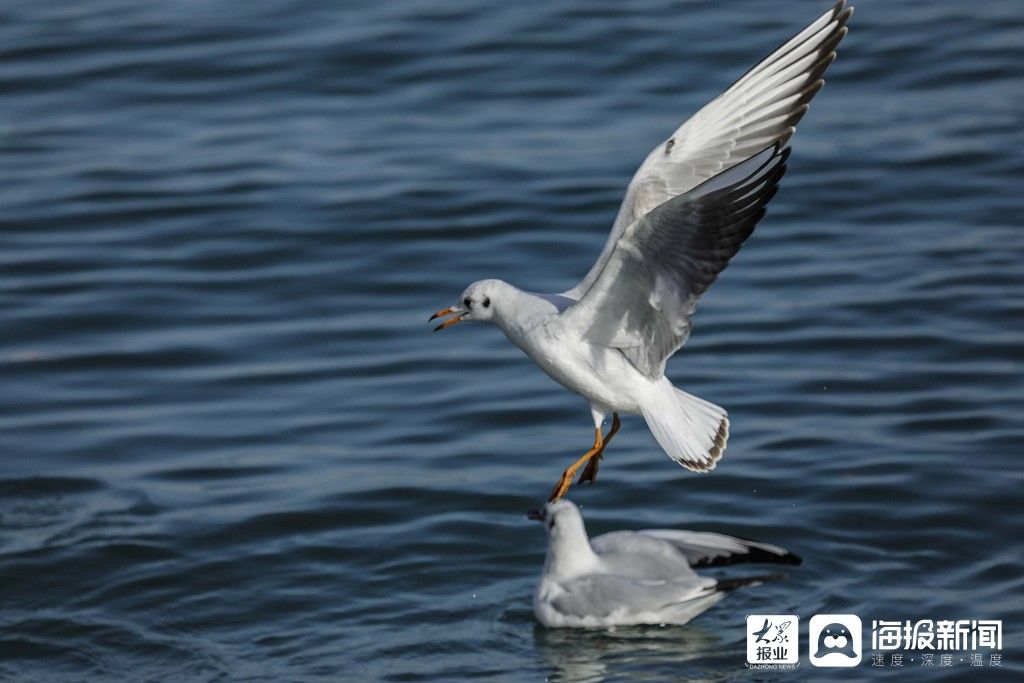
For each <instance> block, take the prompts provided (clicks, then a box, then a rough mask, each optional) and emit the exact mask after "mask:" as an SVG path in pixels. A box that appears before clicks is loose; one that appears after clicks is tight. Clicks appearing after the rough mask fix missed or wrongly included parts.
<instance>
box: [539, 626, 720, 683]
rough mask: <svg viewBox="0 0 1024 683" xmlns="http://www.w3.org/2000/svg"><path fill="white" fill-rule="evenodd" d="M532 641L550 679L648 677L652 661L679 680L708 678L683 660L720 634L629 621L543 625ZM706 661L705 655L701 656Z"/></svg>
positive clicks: (572, 682) (594, 681)
mask: <svg viewBox="0 0 1024 683" xmlns="http://www.w3.org/2000/svg"><path fill="white" fill-rule="evenodd" d="M533 638H534V643H535V644H536V647H537V651H538V652H539V653H540V654H541V657H542V658H543V659H544V661H545V663H546V664H547V665H548V666H549V667H550V668H551V673H550V675H549V678H548V680H550V681H553V682H555V683H559V682H560V683H600V682H601V681H606V680H609V679H611V678H614V679H616V680H638V681H640V680H649V673H650V670H651V667H652V666H655V667H657V668H658V670H662V671H663V670H665V669H666V668H670V669H672V670H674V671H678V678H677V679H676V680H678V681H686V680H691V679H692V680H702V681H703V680H707V674H706V672H705V671H704V669H703V667H701V668H699V669H698V668H696V667H695V668H693V669H692V670H689V665H688V664H687V663H688V662H691V661H694V660H698V659H701V658H702V657H703V658H706V657H707V653H708V652H709V651H710V650H712V649H713V648H714V647H715V646H716V644H717V643H718V642H719V639H718V638H716V637H715V636H713V635H712V634H710V633H708V632H707V631H704V630H703V629H702V628H701V627H700V626H693V625H690V624H687V625H686V626H671V627H659V626H629V627H618V628H614V629H595V630H580V629H546V628H543V627H541V626H537V627H536V628H534V631H533ZM705 661H706V659H705Z"/></svg>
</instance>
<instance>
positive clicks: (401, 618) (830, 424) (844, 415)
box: [0, 0, 1024, 681]
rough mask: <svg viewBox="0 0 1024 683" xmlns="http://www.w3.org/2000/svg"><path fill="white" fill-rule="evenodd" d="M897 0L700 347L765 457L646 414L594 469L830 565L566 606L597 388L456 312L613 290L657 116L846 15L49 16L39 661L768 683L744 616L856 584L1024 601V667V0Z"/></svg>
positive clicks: (686, 519)
mask: <svg viewBox="0 0 1024 683" xmlns="http://www.w3.org/2000/svg"><path fill="white" fill-rule="evenodd" d="M858 5H859V6H858V11H857V14H856V15H855V17H854V19H853V22H852V25H851V33H850V35H849V36H848V38H847V40H846V41H845V42H844V43H843V45H842V48H841V56H840V59H839V61H838V62H837V63H836V65H835V66H834V67H833V69H832V70H831V71H830V82H829V85H828V86H827V87H826V89H825V90H824V91H823V92H822V94H821V95H820V96H819V97H818V98H817V99H816V100H815V102H814V105H813V107H812V109H811V111H810V113H809V114H808V116H807V118H806V119H805V121H804V123H803V124H802V125H801V129H800V131H799V133H798V134H797V136H796V137H795V139H794V143H793V146H794V153H793V156H792V160H791V163H790V170H789V173H788V174H787V177H786V179H785V182H784V184H783V187H782V191H781V192H780V193H779V195H778V196H777V198H776V199H775V200H774V201H773V204H772V207H771V210H770V212H769V215H768V218H767V219H766V220H765V221H763V222H762V224H761V226H760V227H759V229H758V232H757V233H756V234H755V236H754V237H753V238H752V240H751V241H750V242H749V243H748V245H747V246H746V248H745V249H744V251H743V252H742V253H741V254H740V255H739V256H738V257H737V258H736V259H735V261H734V262H733V264H732V267H731V268H730V269H729V270H728V271H727V272H726V274H725V275H724V276H723V277H722V278H721V279H720V281H719V282H718V283H717V284H716V285H715V286H714V287H713V288H712V289H711V290H710V292H709V293H708V295H707V296H706V298H705V300H704V302H703V305H702V307H701V309H700V311H699V313H698V315H697V318H696V328H695V333H694V335H693V337H692V339H691V341H690V342H689V344H688V345H687V347H686V348H685V350H684V351H683V352H682V353H681V354H680V355H679V357H677V358H676V359H675V360H674V361H672V362H671V363H670V367H669V374H670V377H671V378H672V379H673V380H674V381H675V382H676V383H678V384H680V385H681V386H684V387H685V388H686V389H687V390H689V391H691V392H693V393H696V394H698V395H700V396H703V397H706V398H707V399H709V400H712V401H714V402H716V403H719V404H721V405H723V406H725V407H727V408H728V409H729V411H730V413H731V416H732V420H733V428H732V438H731V440H730V444H729V450H728V452H727V454H726V457H725V458H724V459H723V460H722V462H721V463H720V466H719V468H718V469H717V470H716V471H715V472H714V473H712V474H710V475H704V476H698V475H694V474H691V473H688V472H686V471H684V470H682V469H680V468H679V467H677V466H675V465H674V464H673V463H671V462H670V461H669V460H668V459H667V458H666V457H665V456H664V455H663V454H662V453H661V452H660V450H659V449H658V448H657V446H656V445H655V444H654V442H653V440H652V439H651V437H650V436H649V434H648V432H647V430H646V428H645V426H644V425H643V423H642V421H640V420H638V419H636V418H629V419H627V420H626V421H625V425H624V430H623V432H622V434H621V435H620V436H619V437H618V438H617V440H616V442H615V444H614V445H613V447H612V448H611V449H610V450H609V452H608V455H607V458H606V459H605V463H604V466H603V468H602V470H601V477H600V480H599V482H598V484H597V485H596V486H594V487H592V488H579V489H577V490H575V492H574V494H573V497H574V499H575V500H576V501H577V502H578V503H580V504H582V505H583V506H584V511H585V514H586V516H587V520H588V525H589V527H590V530H591V532H593V533H597V532H602V531H608V530H612V529H620V528H635V527H639V526H678V527H683V528H692V529H713V530H719V531H723V532H727V533H733V534H738V535H742V536H748V537H753V538H759V539H764V540H768V541H771V542H774V543H778V544H780V545H783V546H785V547H787V548H790V549H792V550H793V551H795V552H797V553H799V554H800V555H802V556H804V558H805V559H806V562H805V564H804V566H802V567H799V568H795V569H794V571H792V572H791V575H790V577H789V579H788V580H786V581H784V582H780V583H776V584H772V585H768V586H763V587H760V588H756V589H751V590H747V591H740V592H737V593H735V594H733V595H731V596H730V597H729V598H728V599H727V600H726V601H725V602H723V603H721V604H720V605H719V606H718V607H716V608H715V609H713V610H712V611H711V612H709V613H707V614H705V615H704V616H702V617H701V618H699V619H698V620H697V621H695V622H693V623H692V624H691V625H689V626H687V627H684V628H676V629H640V630H635V629H624V630H620V631H617V632H615V633H558V632H545V631H543V630H541V629H539V628H536V627H535V625H534V622H533V617H532V613H531V607H530V595H531V592H532V589H533V585H534V582H535V580H536V577H537V575H538V572H539V571H540V567H541V561H542V556H543V552H544V538H543V534H542V533H541V530H540V529H539V528H538V527H537V526H536V525H534V524H531V523H529V522H527V521H526V520H525V519H524V518H523V516H522V513H523V512H524V511H525V510H527V509H529V508H531V507H534V506H536V505H537V503H539V502H540V501H541V500H542V499H543V497H544V495H545V494H546V493H547V491H548V489H549V487H550V485H551V484H552V483H553V481H554V479H555V478H556V477H557V475H558V473H559V472H560V471H561V470H562V468H564V467H565V466H566V465H567V464H568V462H569V461H570V460H571V459H572V458H573V457H574V456H576V455H578V454H579V452H580V451H581V450H582V449H584V448H585V447H586V446H587V445H588V443H589V441H590V438H591V429H590V418H589V414H588V412H587V409H586V405H585V403H584V402H583V401H582V400H581V399H579V398H578V397H575V396H573V395H570V394H568V393H566V392H565V391H563V390H562V389H561V388H559V387H557V386H556V385H554V384H553V383H552V382H551V381H550V380H548V379H547V378H546V377H545V376H544V375H542V374H541V373H540V372H539V371H537V370H536V369H535V368H534V367H533V366H532V365H531V364H530V363H529V362H528V361H526V360H525V359H524V358H522V357H521V356H520V354H519V352H518V351H517V350H516V349H514V348H513V347H512V346H511V345H509V344H508V343H506V342H505V340H504V339H503V338H501V336H500V333H498V332H497V331H496V330H495V329H493V328H487V327H482V326H481V327H477V326H462V327H460V328H457V329H455V330H452V331H450V332H448V333H446V334H445V335H432V334H430V332H429V329H430V328H429V326H427V324H426V317H427V315H428V314H429V313H430V312H432V311H434V310H436V309H438V308H441V307H443V306H446V305H448V304H450V303H451V302H452V301H453V300H454V297H456V296H457V295H458V293H459V292H460V291H461V289H462V287H463V286H464V285H465V284H467V283H468V282H470V281H472V280H475V279H478V278H482V277H486V276H495V277H502V278H504V279H506V280H509V281H511V282H513V283H517V284H520V285H522V286H525V287H527V288H530V289H534V290H540V291H559V290H561V289H564V288H566V287H568V286H570V285H571V284H573V283H574V282H575V281H576V279H577V278H578V277H580V276H581V275H582V274H583V273H584V272H585V271H586V270H587V268H588V267H589V265H590V263H591V262H592V260H593V258H594V257H595V256H596V254H597V252H598V250H599V249H600V247H601V245H602V244H603V242H604V239H605V235H606V231H607V229H608V227H609V225H610V224H611V221H612V218H613V216H614V214H615V211H616V208H617V205H618V202H619V199H620V197H621V195H622V192H623V190H624V188H625V185H626V183H627V181H628V179H629V177H630V176H631V174H632V172H633V170H634V169H635V167H636V165H637V164H638V163H639V162H640V160H641V159H642V158H643V156H644V155H645V154H646V152H647V151H648V149H649V148H650V147H652V146H653V145H654V144H656V143H657V142H658V141H660V140H661V139H663V137H664V136H665V135H666V134H667V133H668V132H670V131H671V130H672V129H674V127H675V126H676V125H677V124H678V123H679V122H680V121H681V120H682V119H684V118H685V117H687V116H689V115H690V114H691V113H692V112H693V111H695V110H696V109H697V108H698V107H699V106H700V105H702V104H703V103H704V102H706V101H707V100H709V99H710V98H711V97H713V96H714V95H716V94H718V92H720V91H721V90H722V89H723V88H724V87H725V86H727V85H728V84H729V83H730V82H731V81H732V80H733V79H734V78H735V77H736V76H738V75H739V74H740V73H742V72H743V71H745V70H746V69H747V68H748V67H749V66H751V65H752V64H754V63H755V61H756V60H757V59H759V58H760V57H761V56H763V55H764V54H765V53H767V52H768V51H769V50H770V49H772V48H773V47H774V46H775V45H777V44H778V43H780V42H782V41H783V40H784V39H785V38H787V37H788V36H789V35H790V34H791V33H793V32H795V31H796V30H798V29H799V28H800V27H802V26H803V25H804V24H806V23H807V22H809V21H810V20H812V19H813V18H814V17H816V16H817V15H818V14H820V13H821V12H822V11H824V10H825V9H826V8H827V5H826V4H825V3H823V2H817V1H815V2H781V1H776V2H765V1H763V0H758V1H757V2H755V1H754V0H744V1H742V2H729V3H724V2H712V1H705V2H685V3H680V2H668V1H664V0H644V1H642V2H630V3H614V2H549V3H508V2H503V1H497V0H476V1H471V2H454V1H451V2H449V1H441V0H430V1H425V0H422V1H421V0H400V1H394V2H387V3H380V2H347V3H332V4H327V3H318V2H311V1H306V2H284V1H266V2H248V3H244V4H240V3H229V2H176V3H144V2H123V1H114V0H107V1H103V0H100V1H96V2H89V3H80V2H71V1H70V0H64V1H62V2H27V1H26V2H14V3H8V4H5V5H4V6H3V8H2V9H0V92H2V99H0V102H2V105H0V207H2V211H0V310H2V318H0V387H2V391H0V454H2V465H0V475H2V480H0V678H3V679H24V680H90V681H93V680H101V679H118V680H133V681H140V680H169V679H176V678H180V679H188V680H219V679H231V680H273V681H280V680H316V679H323V680H338V679H346V680H395V681H398V680H430V681H434V680H446V681H452V680H462V679H485V680H501V681H506V680H508V681H513V680H522V681H535V680H541V679H543V678H544V677H546V676H547V677H551V678H554V679H558V680H595V681H596V680H603V679H606V680H641V679H642V680H683V679H693V680H704V679H712V680H732V679H737V680H748V679H749V678H750V674H749V673H748V672H747V671H746V670H745V669H744V668H743V659H744V633H743V619H744V615H746V614H747V613H751V612H755V613H756V612H795V613H798V614H800V615H801V616H803V618H804V619H805V620H806V619H807V618H809V617H810V615H812V614H814V613H816V612H821V611H831V612H837V611H838V612H854V613H857V614H860V615H861V616H862V617H863V618H864V619H865V620H870V619H872V618H893V619H921V618H933V619H944V618H949V619H960V618H1001V619H1004V620H1005V625H1004V631H1005V633H1004V639H1005V644H1004V649H1005V650H1006V652H1005V655H1004V662H1005V668H1006V669H1008V671H1007V672H1006V673H1011V672H1014V673H1016V675H1021V674H1022V673H1024V651H1022V648H1021V645H1022V636H1021V629H1022V627H1024V622H1022V620H1021V598H1022V589H1024V578H1022V574H1021V569H1020V566H1021V555H1020V552H1021V551H1020V539H1021V532H1022V525H1021V523H1020V518H1021V497H1020V490H1021V485H1022V483H1024V481H1022V480H1024V476H1022V469H1021V465H1020V463H1021V455H1022V452H1021V445H1022V442H1024V424H1022V420H1021V412H1022V410H1024V391H1022V389H1024V386H1022V384H1024V383H1022V372H1021V370H1022V362H1021V361H1022V344H1024V304H1022V300H1024V299H1022V296H1024V277H1022V273H1024V268H1022V265H1021V263H1022V257H1024V232H1022V229H1021V228H1022V226H1021V211H1022V209H1024V201H1022V199H1021V187H1022V183H1024V156H1022V153H1021V150H1022V149H1024V132H1022V131H1024V127H1022V111H1024V78H1022V72H1021V64H1022V63H1024V7H1022V6H1021V4H1020V3H1019V2H1018V1H1017V0H1005V1H995V0H993V1H990V2H984V3H969V4H968V3H964V2H960V1H959V0H942V1H938V0H927V1H915V2H909V1H908V2H899V3H895V2H881V0H874V1H872V0H864V1H863V2H860V3H858ZM803 666H804V667H805V668H807V667H808V665H807V663H806V660H805V661H804V665H803ZM808 673H809V672H808V671H807V670H805V671H803V673H802V674H800V673H798V674H786V673H776V674H772V673H767V674H765V675H763V676H761V678H768V679H773V678H778V679H780V680H795V678H794V676H797V677H801V676H806V675H808ZM850 673H852V674H853V675H854V676H855V677H856V676H860V677H862V678H864V679H865V680H875V679H877V678H878V676H879V675H881V672H880V671H878V670H877V669H876V670H872V669H870V668H868V665H867V664H864V665H862V668H861V669H859V670H857V671H854V672H850ZM890 673H891V674H892V675H891V678H892V679H893V680H896V679H900V680H902V678H907V677H911V676H913V675H914V673H916V672H909V671H904V672H899V671H892V672H890ZM942 674H944V678H945V679H947V680H953V679H957V678H960V677H966V676H968V675H973V678H972V680H985V679H983V678H982V674H981V673H980V672H977V671H974V672H971V671H969V670H968V669H967V667H966V664H964V665H959V668H956V667H954V668H952V669H947V670H945V671H940V672H936V674H935V675H933V676H932V678H940V677H943V676H942ZM844 677H845V676H844Z"/></svg>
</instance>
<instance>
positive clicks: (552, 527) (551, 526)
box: [548, 517, 555, 531]
mask: <svg viewBox="0 0 1024 683" xmlns="http://www.w3.org/2000/svg"><path fill="white" fill-rule="evenodd" d="M554 528H555V518H554V517H552V518H551V521H550V522H548V531H551V530H552V529H554Z"/></svg>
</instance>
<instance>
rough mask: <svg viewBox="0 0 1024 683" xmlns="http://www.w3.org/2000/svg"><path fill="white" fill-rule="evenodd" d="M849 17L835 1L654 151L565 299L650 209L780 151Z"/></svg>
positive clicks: (580, 290)
mask: <svg viewBox="0 0 1024 683" xmlns="http://www.w3.org/2000/svg"><path fill="white" fill-rule="evenodd" d="M851 14H853V8H852V7H846V2H845V0H840V2H838V3H837V4H836V5H835V6H834V7H833V8H832V9H831V10H829V11H828V12H826V13H825V14H823V15H821V16H820V17H819V18H818V19H817V20H815V21H814V22H813V23H811V24H810V25H809V26H808V27H807V28H805V29H804V30H803V31H801V32H800V33H798V34H797V35H796V36H794V37H793V38H792V39H790V40H789V41H787V42H786V43H784V44H783V45H782V46H781V47H779V48H778V49H777V50H775V52H773V53H771V54H770V55H769V56H768V57H766V58H765V59H764V60H763V61H761V63H760V64H758V65H757V66H755V67H754V68H753V69H751V70H750V71H748V72H747V73H746V74H744V75H743V76H742V77H741V78H740V79H739V80H738V81H736V82H735V83H733V84H732V86H731V87H730V88H729V89H728V90H726V91H725V92H724V93H722V94H721V95H719V96H718V97H716V98H715V99H714V100H712V101H711V102H710V103H708V104H707V105H706V106H705V107H704V108H703V109H701V110H700V111H698V112H697V113H696V114H694V115H693V116H692V117H691V118H690V119H689V120H688V121H686V122H685V123H684V124H683V125H681V126H680V127H679V128H678V129H677V130H676V131H675V133H673V134H672V135H671V136H670V137H669V138H668V140H666V141H665V142H663V143H661V144H659V145H658V146H657V147H655V148H654V149H653V150H652V151H651V153H650V154H649V155H648V156H647V159H645V160H644V162H643V164H641V165H640V168H639V169H638V170H637V172H636V174H635V175H634V176H633V179H632V180H631V181H630V183H629V187H628V188H627V190H626V196H625V198H624V199H623V200H622V206H621V207H620V209H619V214H618V217H617V218H616V219H615V224H614V226H613V227H612V231H611V235H609V238H608V242H607V243H606V244H605V246H604V250H603V251H602V252H601V255H600V257H598V259H597V262H596V263H595V264H594V266H593V267H592V268H591V269H590V272H589V273H587V276H586V277H585V278H583V280H582V281H581V282H580V283H579V284H578V285H576V286H575V287H573V288H572V289H570V290H569V291H567V292H565V295H566V296H568V297H569V298H571V299H579V298H580V297H582V296H583V295H584V294H586V292H587V290H589V289H590V287H591V286H592V285H593V284H594V281H595V280H596V279H597V276H598V274H599V273H600V272H601V270H602V269H603V268H604V265H605V263H606V262H607V261H608V259H609V257H610V256H611V252H612V250H613V249H614V248H615V245H616V244H617V243H618V241H619V238H620V237H621V236H622V233H623V231H625V229H626V228H627V227H629V226H630V225H632V224H633V223H635V222H636V221H637V220H638V219H640V218H641V217H642V216H644V215H645V214H647V213H648V212H649V211H651V210H653V209H654V208H655V207H656V206H658V205H660V204H662V203H664V202H666V201H668V200H669V199H671V198H672V197H675V196H678V195H680V194H683V193H684V192H687V191H689V190H692V189H693V188H694V187H696V186H697V185H698V184H700V183H702V182H704V181H705V180H707V179H708V178H711V177H712V176H715V175H718V174H719V173H721V172H722V171H725V170H728V169H729V168H731V167H732V166H735V165H736V164H738V163H740V162H741V161H744V160H746V159H748V158H749V157H750V156H751V155H752V154H754V153H755V152H758V151H760V150H762V149H765V148H767V147H771V146H772V145H776V144H777V145H779V146H780V147H781V146H783V145H785V144H786V142H787V141H788V140H789V138H790V136H792V135H793V131H794V130H795V126H796V124H797V122H798V121H799V120H800V119H801V118H802V117H803V115H804V113H805V112H806V111H807V106H808V102H810V101H811V98H813V97H814V95H815V94H817V92H818V91H819V90H821V86H822V85H824V83H825V81H823V80H822V78H821V77H822V75H823V74H824V73H825V69H827V68H828V66H829V65H830V64H831V63H832V62H833V60H835V56H836V53H835V52H834V50H835V48H836V46H837V45H838V44H839V41H841V40H842V39H843V36H845V35H846V30H847V29H846V22H847V21H848V20H849V18H850V15H851Z"/></svg>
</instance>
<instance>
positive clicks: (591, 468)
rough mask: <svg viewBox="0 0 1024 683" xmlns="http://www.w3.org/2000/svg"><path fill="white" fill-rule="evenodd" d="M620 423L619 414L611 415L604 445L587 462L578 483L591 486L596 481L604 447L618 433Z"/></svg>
mask: <svg viewBox="0 0 1024 683" xmlns="http://www.w3.org/2000/svg"><path fill="white" fill-rule="evenodd" d="M621 426H622V423H621V422H619V414H618V413H612V428H611V429H610V430H609V431H608V436H606V437H604V443H603V444H601V448H600V449H599V450H598V451H597V455H595V456H594V457H592V458H591V459H590V460H588V461H587V466H586V468H584V470H583V474H581V475H580V480H579V483H580V484H582V483H584V482H589V483H591V484H593V483H594V482H595V481H597V470H598V468H599V467H601V458H603V457H604V449H605V447H606V446H607V445H608V444H610V443H611V442H612V437H613V436H615V435H616V434H618V433H619V427H621Z"/></svg>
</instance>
